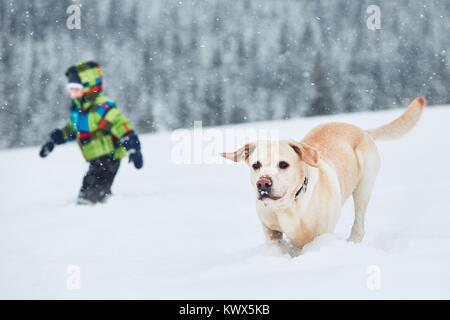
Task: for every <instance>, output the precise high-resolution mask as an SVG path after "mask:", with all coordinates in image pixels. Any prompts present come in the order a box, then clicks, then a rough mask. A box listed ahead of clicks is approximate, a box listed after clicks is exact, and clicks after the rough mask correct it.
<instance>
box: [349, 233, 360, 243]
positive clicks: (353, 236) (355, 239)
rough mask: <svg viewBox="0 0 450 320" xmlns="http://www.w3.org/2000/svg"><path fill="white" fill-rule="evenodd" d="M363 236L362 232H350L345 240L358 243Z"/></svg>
mask: <svg viewBox="0 0 450 320" xmlns="http://www.w3.org/2000/svg"><path fill="white" fill-rule="evenodd" d="M363 238H364V234H361V233H352V234H351V235H350V237H348V239H347V241H349V242H353V243H360V242H361V241H362V240H363Z"/></svg>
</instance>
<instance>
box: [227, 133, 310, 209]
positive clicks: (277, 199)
mask: <svg viewBox="0 0 450 320" xmlns="http://www.w3.org/2000/svg"><path fill="white" fill-rule="evenodd" d="M221 155H222V156H223V157H225V158H227V159H230V160H232V161H235V162H239V161H245V162H246V163H247V165H248V166H249V167H250V170H251V182H252V185H253V186H254V187H255V189H256V197H257V199H258V200H259V201H262V202H264V204H265V205H267V206H270V207H285V206H288V205H289V203H291V201H293V200H294V199H295V194H296V193H297V191H298V190H299V189H300V187H301V186H302V184H303V182H304V181H305V176H306V165H309V166H312V167H318V165H319V152H318V151H317V150H316V149H315V148H313V147H312V146H310V145H308V144H305V143H301V142H296V141H292V140H289V141H273V142H272V141H259V142H256V143H248V144H246V145H244V146H243V147H242V148H240V149H238V150H236V151H234V152H225V153H222V154H221Z"/></svg>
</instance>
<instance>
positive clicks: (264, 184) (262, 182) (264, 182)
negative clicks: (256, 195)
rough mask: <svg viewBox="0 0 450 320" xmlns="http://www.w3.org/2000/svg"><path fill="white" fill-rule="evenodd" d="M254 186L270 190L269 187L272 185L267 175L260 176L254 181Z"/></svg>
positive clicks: (261, 189)
mask: <svg viewBox="0 0 450 320" xmlns="http://www.w3.org/2000/svg"><path fill="white" fill-rule="evenodd" d="M256 187H257V188H258V190H259V191H267V192H268V191H270V188H271V187H272V180H271V179H270V178H269V177H261V178H259V180H258V181H257V182H256Z"/></svg>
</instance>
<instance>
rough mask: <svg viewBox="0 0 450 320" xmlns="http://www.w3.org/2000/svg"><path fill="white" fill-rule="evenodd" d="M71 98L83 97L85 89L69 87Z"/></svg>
mask: <svg viewBox="0 0 450 320" xmlns="http://www.w3.org/2000/svg"><path fill="white" fill-rule="evenodd" d="M69 95H70V99H81V97H82V96H83V89H79V88H70V89H69Z"/></svg>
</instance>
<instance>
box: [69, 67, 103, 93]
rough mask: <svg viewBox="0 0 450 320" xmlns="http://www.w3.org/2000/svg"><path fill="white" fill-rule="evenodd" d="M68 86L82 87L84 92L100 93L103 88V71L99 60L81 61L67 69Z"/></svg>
mask: <svg viewBox="0 0 450 320" xmlns="http://www.w3.org/2000/svg"><path fill="white" fill-rule="evenodd" d="M66 77H67V80H68V81H69V84H68V87H72V88H74V87H80V85H81V87H80V88H82V89H83V91H84V94H91V93H99V92H101V91H102V90H103V79H102V78H103V73H102V70H101V68H100V66H99V64H98V63H97V62H94V61H80V62H78V63H77V64H75V65H73V66H71V67H70V68H69V69H67V71H66Z"/></svg>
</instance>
